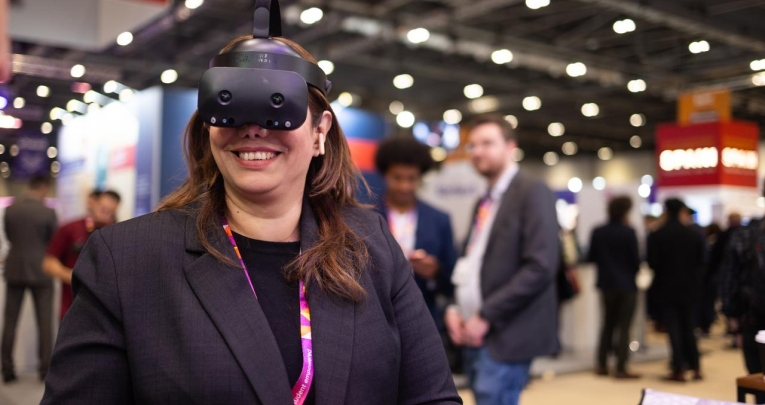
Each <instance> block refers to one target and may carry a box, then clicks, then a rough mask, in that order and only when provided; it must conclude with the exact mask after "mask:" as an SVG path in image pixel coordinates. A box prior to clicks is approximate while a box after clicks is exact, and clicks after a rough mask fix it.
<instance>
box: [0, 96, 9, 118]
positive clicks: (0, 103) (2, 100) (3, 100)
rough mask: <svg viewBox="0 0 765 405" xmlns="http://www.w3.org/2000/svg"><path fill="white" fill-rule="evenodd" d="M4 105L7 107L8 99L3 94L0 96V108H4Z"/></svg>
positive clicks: (0, 112)
mask: <svg viewBox="0 0 765 405" xmlns="http://www.w3.org/2000/svg"><path fill="white" fill-rule="evenodd" d="M5 107H8V99H7V98H5V97H3V96H0V110H3V109H5ZM2 113H3V112H2V111H0V114H2Z"/></svg>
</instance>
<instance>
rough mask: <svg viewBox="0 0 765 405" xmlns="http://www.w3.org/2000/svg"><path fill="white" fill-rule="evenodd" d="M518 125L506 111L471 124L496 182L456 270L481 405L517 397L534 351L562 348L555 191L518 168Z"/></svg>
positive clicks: (457, 318)
mask: <svg viewBox="0 0 765 405" xmlns="http://www.w3.org/2000/svg"><path fill="white" fill-rule="evenodd" d="M515 149H516V137H515V133H514V131H513V129H512V127H511V126H510V124H508V123H507V122H506V121H505V120H503V119H502V118H501V117H494V116H481V117H478V118H477V119H476V120H475V121H474V122H473V124H472V126H471V129H470V134H469V144H468V153H469V155H470V158H471V160H472V162H473V166H474V167H475V169H476V170H477V171H478V172H479V173H480V174H481V175H482V176H484V177H485V178H486V179H487V180H488V183H489V190H488V192H487V194H486V196H485V197H484V198H483V199H481V201H480V202H479V203H478V206H477V208H476V210H475V219H474V222H473V227H472V230H471V232H470V235H469V236H468V241H467V245H466V248H465V252H464V256H463V257H462V258H461V259H460V260H459V262H458V263H457V266H456V267H455V270H454V276H453V278H452V281H453V283H454V284H455V286H456V291H455V297H456V305H454V306H451V307H450V308H449V310H448V311H447V315H446V322H447V328H448V330H449V335H450V337H451V339H452V340H453V341H454V343H455V344H457V345H462V346H466V348H465V360H466V361H465V368H466V372H467V374H468V379H469V381H470V384H471V388H472V389H473V393H474V394H475V397H476V403H477V404H478V405H516V404H517V403H518V400H519V398H520V394H521V392H522V391H523V389H524V388H525V386H526V384H527V382H528V378H529V370H530V367H531V361H532V360H533V359H534V357H537V356H543V355H549V354H553V353H554V352H555V351H557V349H558V339H557V309H556V306H557V302H556V301H557V298H556V289H555V274H556V271H557V268H558V260H559V257H558V256H559V254H560V247H559V243H560V242H559V239H558V223H557V216H556V212H555V198H554V196H553V194H552V193H551V192H550V190H549V188H547V186H545V185H544V184H543V183H541V182H539V181H536V180H533V179H532V178H530V177H527V176H526V175H525V174H524V173H522V172H519V171H518V164H517V163H516V162H515V160H514V159H513V156H514V153H515Z"/></svg>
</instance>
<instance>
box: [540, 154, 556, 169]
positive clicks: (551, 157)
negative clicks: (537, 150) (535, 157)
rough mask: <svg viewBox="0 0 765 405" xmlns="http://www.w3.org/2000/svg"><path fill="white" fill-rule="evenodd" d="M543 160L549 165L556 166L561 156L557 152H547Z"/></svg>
mask: <svg viewBox="0 0 765 405" xmlns="http://www.w3.org/2000/svg"><path fill="white" fill-rule="evenodd" d="M542 161H544V162H545V164H546V165H547V166H555V165H557V164H558V162H559V161H560V158H559V157H558V154H557V153H555V152H547V153H545V155H544V157H542Z"/></svg>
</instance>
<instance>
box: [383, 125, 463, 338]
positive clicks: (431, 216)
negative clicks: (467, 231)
mask: <svg viewBox="0 0 765 405" xmlns="http://www.w3.org/2000/svg"><path fill="white" fill-rule="evenodd" d="M375 164H376V165H377V170H378V171H379V172H380V174H381V175H382V176H383V178H384V179H385V186H386V187H385V194H384V195H383V197H382V199H381V201H380V202H379V203H378V204H377V211H378V212H380V214H382V215H383V216H384V217H385V218H386V219H387V220H388V225H389V226H390V230H391V233H393V236H394V237H395V238H396V241H398V243H399V245H401V249H402V250H403V251H404V255H406V257H407V258H409V262H410V263H411V265H412V270H413V271H414V278H415V280H416V281H417V285H418V286H419V287H420V291H422V295H423V297H424V298H425V302H426V304H427V305H428V308H429V309H430V313H431V314H432V315H433V319H434V320H435V322H436V325H438V327H439V329H442V325H443V308H440V307H439V305H438V300H437V297H438V296H442V297H445V298H447V299H449V298H451V297H452V295H453V293H454V287H453V286H452V283H451V277H452V270H453V269H454V264H455V262H456V260H457V252H456V250H455V248H454V240H453V237H452V226H451V221H450V220H449V215H447V214H446V213H444V212H442V211H439V210H437V209H435V208H433V207H432V206H430V205H428V204H426V203H424V202H422V201H420V200H418V199H417V195H416V191H417V188H418V187H419V185H420V182H421V180H422V176H423V175H424V174H425V173H426V172H427V171H428V170H430V169H432V168H433V166H434V162H433V159H432V158H431V157H430V149H429V148H428V147H427V146H426V145H423V144H421V143H419V142H417V141H416V140H414V139H413V138H404V137H396V138H391V139H388V140H386V141H384V142H383V143H382V144H380V147H379V149H378V150H377V156H376V157H375ZM444 301H446V300H444Z"/></svg>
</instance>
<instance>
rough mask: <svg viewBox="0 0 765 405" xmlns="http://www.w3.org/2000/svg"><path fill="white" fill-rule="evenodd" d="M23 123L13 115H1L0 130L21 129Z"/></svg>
mask: <svg viewBox="0 0 765 405" xmlns="http://www.w3.org/2000/svg"><path fill="white" fill-rule="evenodd" d="M22 124H23V123H22V121H21V119H19V118H16V117H14V116H12V115H0V128H4V129H19V128H21V125H22ZM14 156H15V155H14Z"/></svg>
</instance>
